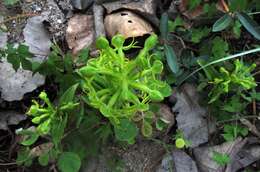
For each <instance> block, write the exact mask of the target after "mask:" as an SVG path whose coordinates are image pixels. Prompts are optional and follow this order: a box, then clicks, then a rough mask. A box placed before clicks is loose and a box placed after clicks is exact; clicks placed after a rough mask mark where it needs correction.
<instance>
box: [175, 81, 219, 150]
mask: <svg viewBox="0 0 260 172" xmlns="http://www.w3.org/2000/svg"><path fill="white" fill-rule="evenodd" d="M174 97H175V98H176V99H177V102H176V104H175V106H174V107H173V112H178V114H177V117H176V120H177V125H178V129H179V130H181V131H182V132H183V134H184V138H185V139H186V140H188V141H190V142H191V147H192V148H193V147H196V146H198V145H200V144H202V143H206V142H208V136H209V126H210V127H212V126H214V125H213V124H211V123H209V121H207V119H206V115H207V111H206V109H205V108H203V107H201V106H200V105H199V103H198V102H199V95H198V93H197V91H196V88H195V87H194V86H193V85H190V84H184V85H183V86H182V88H181V89H180V90H179V91H177V92H175V93H174Z"/></svg>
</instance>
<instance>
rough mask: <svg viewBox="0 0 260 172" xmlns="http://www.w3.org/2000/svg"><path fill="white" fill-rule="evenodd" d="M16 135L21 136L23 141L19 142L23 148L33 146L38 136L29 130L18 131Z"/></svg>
mask: <svg viewBox="0 0 260 172" xmlns="http://www.w3.org/2000/svg"><path fill="white" fill-rule="evenodd" d="M17 134H21V135H23V136H24V140H23V141H22V142H21V144H22V145H24V146H30V145H32V144H34V143H35V142H36V141H37V139H38V138H39V135H38V134H37V133H36V132H35V131H30V130H21V131H18V132H17Z"/></svg>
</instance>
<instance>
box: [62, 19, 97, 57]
mask: <svg viewBox="0 0 260 172" xmlns="http://www.w3.org/2000/svg"><path fill="white" fill-rule="evenodd" d="M66 40H67V43H68V45H69V48H70V49H72V52H73V54H77V53H78V52H79V51H80V50H82V49H83V48H85V47H88V46H90V45H91V44H92V43H93V41H94V21H93V16H92V15H75V16H73V17H72V18H71V19H70V20H69V22H68V28H67V30H66Z"/></svg>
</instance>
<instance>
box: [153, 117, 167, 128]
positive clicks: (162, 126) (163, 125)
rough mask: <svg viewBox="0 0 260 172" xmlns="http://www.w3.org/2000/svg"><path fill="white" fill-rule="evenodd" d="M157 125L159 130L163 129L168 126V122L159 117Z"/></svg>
mask: <svg viewBox="0 0 260 172" xmlns="http://www.w3.org/2000/svg"><path fill="white" fill-rule="evenodd" d="M155 127H156V129H157V130H159V131H162V130H163V129H165V128H166V127H167V123H165V122H163V120H161V119H158V120H157V121H156V123H155Z"/></svg>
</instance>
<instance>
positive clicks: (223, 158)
mask: <svg viewBox="0 0 260 172" xmlns="http://www.w3.org/2000/svg"><path fill="white" fill-rule="evenodd" d="M212 159H213V160H214V161H215V162H216V163H217V164H219V165H220V166H225V165H227V164H228V163H229V162H230V157H229V155H228V154H222V153H219V152H213V157H212Z"/></svg>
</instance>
